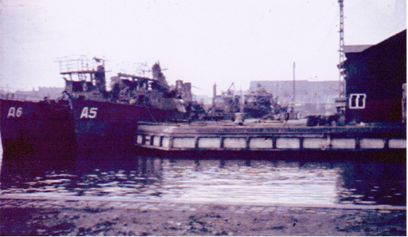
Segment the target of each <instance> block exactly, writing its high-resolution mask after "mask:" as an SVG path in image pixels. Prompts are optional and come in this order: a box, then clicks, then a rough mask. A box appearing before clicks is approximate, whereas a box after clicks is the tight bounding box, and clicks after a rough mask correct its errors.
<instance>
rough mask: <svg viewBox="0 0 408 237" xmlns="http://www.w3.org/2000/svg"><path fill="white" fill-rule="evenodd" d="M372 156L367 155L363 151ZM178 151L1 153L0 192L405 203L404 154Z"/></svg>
mask: <svg viewBox="0 0 408 237" xmlns="http://www.w3.org/2000/svg"><path fill="white" fill-rule="evenodd" d="M364 156H371V157H364ZM372 156H373V155H372V154H371V155H365V154H361V156H360V157H358V159H355V158H353V159H349V158H347V155H345V156H344V159H330V157H326V159H322V158H319V159H314V158H313V157H307V159H306V158H305V157H299V158H296V157H290V158H289V157H287V156H286V155H285V154H282V155H281V157H279V156H278V157H274V158H273V159H261V158H260V157H258V158H253V157H251V158H247V157H239V156H236V157H234V158H228V159H224V158H223V157H220V156H213V157H205V158H203V157H200V158H197V157H194V155H192V156H191V157H189V158H185V157H183V158H177V157H163V156H160V157H158V156H153V155H141V154H139V153H138V152H137V151H135V152H133V153H126V154H115V155H113V154H95V153H88V154H80V155H78V154H69V152H68V153H60V154H49V155H47V156H44V155H42V156H38V155H25V156H22V157H13V159H2V162H1V174H0V175H1V179H0V182H1V183H0V185H1V186H0V187H1V189H0V194H1V195H20V196H25V197H30V196H41V197H45V198H47V197H49V198H52V197H88V198H92V197H98V198H101V197H103V198H105V200H110V199H112V200H114V199H117V198H125V199H129V200H154V201H161V200H163V201H177V202H186V203H188V202H203V203H220V204H225V203H248V204H268V205H269V204H270V205H274V204H287V205H359V206H361V205H392V206H405V205H406V201H405V200H406V165H405V158H404V157H403V158H402V159H401V160H397V161H395V160H392V161H387V160H384V159H376V158H375V157H372Z"/></svg>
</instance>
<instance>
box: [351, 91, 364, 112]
mask: <svg viewBox="0 0 408 237" xmlns="http://www.w3.org/2000/svg"><path fill="white" fill-rule="evenodd" d="M366 98H367V95H366V94H350V96H349V109H365V106H366Z"/></svg>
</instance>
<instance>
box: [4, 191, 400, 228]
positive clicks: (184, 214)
mask: <svg viewBox="0 0 408 237" xmlns="http://www.w3.org/2000/svg"><path fill="white" fill-rule="evenodd" d="M74 198H77V197H73V198H72V199H65V200H64V198H59V199H57V198H54V199H51V198H45V197H44V198H43V199H35V197H27V198H25V199H22V198H17V197H16V198H15V199H10V198H7V195H2V197H1V198H0V204H1V205H0V210H1V211H0V216H1V222H0V227H1V228H0V234H1V235H405V234H406V209H405V207H397V208H395V207H394V208H391V209H387V208H386V207H385V208H384V206H383V208H378V207H377V208H366V207H367V206H365V208H360V207H359V208H357V209H356V208H341V207H339V206H337V207H335V206H333V207H324V206H321V207H319V206H314V207H313V206H296V205H293V206H288V205H258V204H243V205H241V204H211V203H181V202H169V201H163V202H161V201H157V202H156V201H154V202H153V201H139V200H137V201H126V200H107V198H106V197H98V198H94V199H93V200H91V199H76V200H75V199H74Z"/></svg>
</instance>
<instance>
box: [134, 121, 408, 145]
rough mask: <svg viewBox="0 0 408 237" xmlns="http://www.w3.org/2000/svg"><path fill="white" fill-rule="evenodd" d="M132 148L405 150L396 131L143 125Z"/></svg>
mask: <svg viewBox="0 0 408 237" xmlns="http://www.w3.org/2000/svg"><path fill="white" fill-rule="evenodd" d="M135 146H136V147H143V148H152V149H160V150H169V151H171V150H174V151H177V150H186V151H187V150H231V151H234V150H235V151H237V150H238V151H240V150H247V151H276V150H305V151H306V150H322V151H326V150H327V151H329V150H350V151H364V150H398V149H406V138H405V133H404V132H403V131H402V130H401V129H398V128H388V129H385V128H375V127H374V128H373V127H370V128H368V127H365V128H358V127H348V128H344V127H343V128H341V127H339V128H332V127H327V128H325V127H321V128H317V129H315V128H308V127H302V128H285V127H280V128H276V127H275V128H268V127H239V126H228V127H226V126H221V127H220V126H208V127H206V126H202V127H200V128H195V127H194V126H189V125H185V126H171V125H167V126H166V125H147V126H146V125H142V126H139V129H138V130H137V132H136V134H135Z"/></svg>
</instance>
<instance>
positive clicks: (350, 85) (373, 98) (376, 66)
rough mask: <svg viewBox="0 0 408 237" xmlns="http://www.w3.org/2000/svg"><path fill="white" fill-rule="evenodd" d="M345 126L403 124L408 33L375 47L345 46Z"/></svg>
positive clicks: (404, 32) (400, 34)
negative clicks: (407, 35)
mask: <svg viewBox="0 0 408 237" xmlns="http://www.w3.org/2000/svg"><path fill="white" fill-rule="evenodd" d="M345 54H346V58H347V60H346V61H345V62H344V63H343V65H342V67H343V68H344V70H345V79H346V98H347V107H346V122H353V121H355V122H370V123H375V122H401V121H403V120H404V118H403V117H404V113H405V109H404V108H405V107H404V105H405V104H404V103H405V99H403V96H404V95H403V94H404V91H403V87H405V83H406V30H404V31H402V32H400V33H398V34H396V35H394V36H392V37H390V38H388V39H386V40H384V41H382V42H380V43H378V44H376V45H372V46H369V45H357V46H346V47H345Z"/></svg>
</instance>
